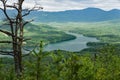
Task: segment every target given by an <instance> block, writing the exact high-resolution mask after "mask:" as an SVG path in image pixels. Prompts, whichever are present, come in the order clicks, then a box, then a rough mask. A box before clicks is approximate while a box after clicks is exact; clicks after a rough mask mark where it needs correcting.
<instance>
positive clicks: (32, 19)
mask: <svg viewBox="0 0 120 80" xmlns="http://www.w3.org/2000/svg"><path fill="white" fill-rule="evenodd" d="M32 21H34V20H33V19H32V20H29V21H26V22H25V23H23V27H24V26H25V25H26V24H28V23H30V22H32Z"/></svg>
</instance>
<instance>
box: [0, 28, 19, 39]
mask: <svg viewBox="0 0 120 80" xmlns="http://www.w3.org/2000/svg"><path fill="white" fill-rule="evenodd" d="M0 32H2V33H4V34H7V35H8V36H13V37H16V38H18V39H21V38H20V37H17V36H15V35H14V34H12V33H10V32H9V31H5V30H1V29H0Z"/></svg>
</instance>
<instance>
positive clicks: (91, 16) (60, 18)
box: [0, 8, 120, 22]
mask: <svg viewBox="0 0 120 80" xmlns="http://www.w3.org/2000/svg"><path fill="white" fill-rule="evenodd" d="M8 12H9V14H11V15H13V12H14V10H9V11H8ZM1 14H2V13H0V16H2V15H3V14H2V15H1ZM32 18H33V19H34V20H35V21H37V22H99V21H107V20H114V19H120V10H118V9H112V10H110V11H105V10H102V9H99V8H86V9H82V10H66V11H59V12H47V11H33V12H31V14H30V15H29V16H27V17H25V19H32Z"/></svg>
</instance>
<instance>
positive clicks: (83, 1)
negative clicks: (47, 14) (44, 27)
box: [40, 0, 120, 11]
mask: <svg viewBox="0 0 120 80" xmlns="http://www.w3.org/2000/svg"><path fill="white" fill-rule="evenodd" d="M40 3H41V5H42V6H43V7H44V10H46V11H63V10H71V9H84V8H88V7H96V8H101V9H104V10H111V9H120V0H41V1H40Z"/></svg>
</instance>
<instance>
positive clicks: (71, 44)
mask: <svg viewBox="0 0 120 80" xmlns="http://www.w3.org/2000/svg"><path fill="white" fill-rule="evenodd" d="M66 33H67V34H70V35H74V36H76V39H74V40H69V41H63V42H59V43H52V44H48V45H46V46H45V48H44V50H45V51H52V50H66V51H72V52H74V51H80V50H82V49H85V48H88V46H87V45H86V43H87V42H98V41H99V40H97V39H96V38H93V37H86V36H83V35H82V34H76V33H71V32H66Z"/></svg>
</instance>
